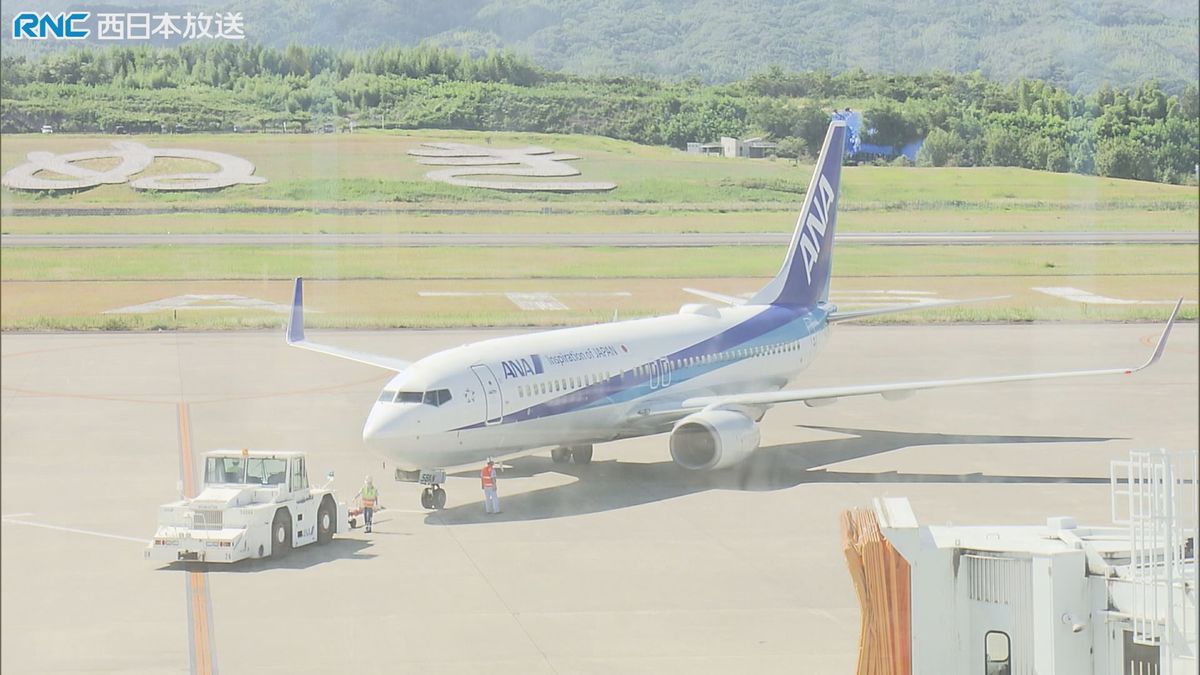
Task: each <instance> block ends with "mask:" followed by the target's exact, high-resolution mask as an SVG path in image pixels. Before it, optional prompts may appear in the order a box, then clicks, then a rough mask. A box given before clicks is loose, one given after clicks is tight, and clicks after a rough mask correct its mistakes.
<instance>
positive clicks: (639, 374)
mask: <svg viewBox="0 0 1200 675" xmlns="http://www.w3.org/2000/svg"><path fill="white" fill-rule="evenodd" d="M825 317H826V312H825V310H824V308H823V307H818V308H816V309H809V310H803V311H797V310H794V309H791V308H788V307H784V306H777V305H754V306H737V307H727V308H717V307H712V306H709V305H686V306H684V308H682V309H681V310H680V312H679V313H678V314H672V315H668V316H660V317H654V318H648V319H637V320H632V321H621V322H613V323H605V324H596V325H591V326H582V327H577V328H566V329H561V330H553V331H547V332H541V333H532V334H528V335H517V336H511V337H503V338H496V339H492V340H485V341H482V342H477V343H472V344H467V345H463V346H460V347H455V348H452V349H448V350H446V351H442V352H438V353H436V354H433V355H430V356H428V357H426V358H424V359H422V360H420V361H418V362H416V363H414V364H413V365H412V367H410V368H408V369H407V370H405V371H404V372H402V373H400V374H398V375H397V376H396V377H395V378H393V379H392V380H391V381H390V382H389V383H388V384H387V386H386V387H385V388H384V390H383V392H382V393H381V394H380V397H379V400H377V401H376V403H375V404H374V406H373V407H372V409H371V412H370V414H369V416H368V418H367V422H366V425H365V426H364V428H363V439H364V441H366V442H367V444H368V446H369V447H371V448H372V449H373V450H375V451H376V452H378V453H380V454H382V455H383V456H384V457H386V458H387V459H388V460H390V461H391V462H393V463H394V464H395V465H396V466H398V467H400V468H404V469H417V468H433V467H438V468H442V467H451V466H459V465H464V464H470V463H474V462H479V461H482V460H484V459H486V458H488V457H492V456H501V455H505V454H511V453H518V452H522V451H527V450H530V449H533V448H541V447H549V446H573V445H585V444H592V443H599V442H604V441H610V440H614V439H617V438H628V437H634V436H643V435H649V434H656V433H662V432H665V431H670V429H671V425H672V424H673V423H674V422H675V421H676V420H678V419H679V418H681V417H683V414H678V415H675V416H670V415H667V416H663V415H656V414H654V413H655V411H656V410H657V409H659V408H662V409H669V408H673V407H676V406H677V404H678V403H679V402H681V401H683V400H685V399H687V398H689V397H693V396H705V395H720V394H730V393H738V392H743V391H764V390H778V389H782V388H783V387H785V386H786V385H787V384H788V382H789V381H790V380H791V379H792V378H794V377H795V376H796V375H797V374H799V373H800V372H801V371H802V370H804V369H805V368H806V367H808V365H809V364H811V363H812V360H813V359H814V358H815V356H816V354H817V352H818V350H819V349H820V347H821V346H822V345H823V344H824V342H825V340H826V337H827V335H828V324H827V322H826V321H825ZM757 414H758V415H761V411H758V413H757Z"/></svg>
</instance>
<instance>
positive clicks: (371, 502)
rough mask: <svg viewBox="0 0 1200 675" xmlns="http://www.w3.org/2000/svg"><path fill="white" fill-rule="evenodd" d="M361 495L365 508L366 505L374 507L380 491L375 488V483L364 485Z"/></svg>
mask: <svg viewBox="0 0 1200 675" xmlns="http://www.w3.org/2000/svg"><path fill="white" fill-rule="evenodd" d="M359 495H360V496H361V497H362V503H363V507H364V508H365V507H371V508H374V507H375V500H376V499H377V498H378V497H379V491H378V490H376V489H375V486H374V485H364V486H363V488H362V492H360V493H359Z"/></svg>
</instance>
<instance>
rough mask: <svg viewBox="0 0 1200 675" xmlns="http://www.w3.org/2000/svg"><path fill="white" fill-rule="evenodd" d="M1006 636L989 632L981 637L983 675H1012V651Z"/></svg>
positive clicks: (994, 631) (996, 631)
mask: <svg viewBox="0 0 1200 675" xmlns="http://www.w3.org/2000/svg"><path fill="white" fill-rule="evenodd" d="M1010 647H1011V644H1010V643H1009V640H1008V634H1007V633H1002V632H1000V631H998V630H990V631H988V632H987V634H986V635H984V636H983V664H984V671H983V672H984V673H985V675H1012V650H1011V649H1010Z"/></svg>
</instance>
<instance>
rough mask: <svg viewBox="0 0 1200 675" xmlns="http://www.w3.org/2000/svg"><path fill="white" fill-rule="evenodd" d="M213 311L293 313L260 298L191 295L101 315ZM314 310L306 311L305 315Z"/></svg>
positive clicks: (214, 294)
mask: <svg viewBox="0 0 1200 675" xmlns="http://www.w3.org/2000/svg"><path fill="white" fill-rule="evenodd" d="M181 309H182V310H188V311H196V310H213V309H259V310H265V311H268V312H274V313H276V314H287V313H288V312H290V311H292V306H291V305H281V304H279V303H277V302H268V301H267V300H261V299H259V298H250V297H246V296H244V295H233V294H230V293H206V294H202V293H189V294H187V295H176V296H172V297H170V298H163V299H161V300H152V301H150V302H144V303H142V304H140V305H129V306H127V307H118V308H116V309H109V310H105V311H103V312H100V313H101V314H152V313H154V312H169V311H173V310H174V311H177V310H181ZM312 311H313V310H311V309H310V310H306V312H305V313H309V312H312Z"/></svg>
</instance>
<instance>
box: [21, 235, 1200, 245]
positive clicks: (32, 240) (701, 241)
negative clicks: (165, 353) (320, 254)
mask: <svg viewBox="0 0 1200 675" xmlns="http://www.w3.org/2000/svg"><path fill="white" fill-rule="evenodd" d="M837 237H838V242H840V243H843V244H871V245H874V246H948V245H954V246H961V245H980V246H985V245H989V244H991V245H1002V246H1018V245H1047V246H1049V245H1073V246H1078V245H1083V244H1096V245H1100V244H1196V243H1198V242H1200V234H1198V233H1196V232H839V233H838V235H837ZM791 238H792V233H791V232H696V233H691V234H675V233H670V234H653V233H645V232H641V233H637V232H635V233H621V232H608V233H571V234H562V233H553V232H550V233H545V232H539V233H531V234H521V233H515V234H513V233H503V234H479V233H463V232H450V233H426V232H418V233H408V232H391V233H384V234H377V233H344V234H269V233H264V234H239V233H200V234H3V235H0V248H129V247H133V246H404V247H410V246H411V247H421V246H565V247H590V246H622V247H632V248H678V247H707V246H784V245H786V244H787V243H788V242H789V241H791Z"/></svg>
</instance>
